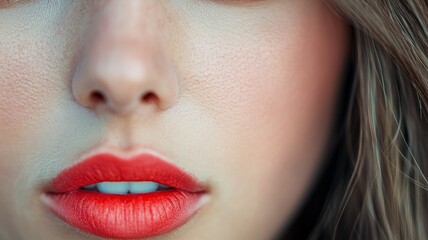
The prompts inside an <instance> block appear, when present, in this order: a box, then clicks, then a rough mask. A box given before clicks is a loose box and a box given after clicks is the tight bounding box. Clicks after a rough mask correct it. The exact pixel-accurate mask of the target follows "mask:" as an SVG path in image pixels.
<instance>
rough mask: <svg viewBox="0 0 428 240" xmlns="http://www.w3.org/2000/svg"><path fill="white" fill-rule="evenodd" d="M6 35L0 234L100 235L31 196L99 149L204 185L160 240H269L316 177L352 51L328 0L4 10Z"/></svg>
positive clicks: (96, 0)
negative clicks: (155, 162)
mask: <svg viewBox="0 0 428 240" xmlns="http://www.w3.org/2000/svg"><path fill="white" fill-rule="evenodd" d="M0 36H1V37H0V62H1V63H2V64H0V136H1V137H0V206H1V207H0V238H1V239H93V237H92V238H91V236H90V235H88V234H87V233H84V232H81V231H78V230H76V229H74V228H72V227H70V226H69V225H67V224H65V223H63V222H62V221H61V220H59V219H58V218H57V217H56V216H55V215H53V214H52V213H51V212H50V211H49V210H48V209H47V208H46V206H44V205H43V203H42V202H41V201H40V195H41V194H42V193H43V192H44V188H45V187H46V184H47V183H48V182H49V181H50V180H51V179H53V178H54V177H55V176H56V175H57V174H58V173H59V172H61V171H62V170H63V169H65V168H67V167H69V166H71V165H73V164H75V163H76V161H77V157H78V156H79V155H80V154H82V153H84V152H87V151H90V150H91V149H93V148H95V147H97V148H103V149H105V151H109V150H120V151H124V152H126V151H129V150H133V149H151V150H154V151H157V152H160V153H162V154H163V155H166V156H167V157H168V158H169V159H170V160H171V162H172V163H173V164H175V165H177V166H179V167H180V168H182V169H184V170H186V171H187V172H189V173H190V174H192V175H193V176H195V177H196V178H197V179H199V180H200V181H202V182H204V183H206V184H207V185H209V187H210V193H209V197H210V198H209V201H208V202H207V203H206V204H205V206H203V207H202V208H201V210H200V211H199V212H198V213H197V214H196V215H195V216H194V217H193V218H192V219H191V220H190V221H189V222H188V223H186V224H185V225H183V226H182V227H180V228H178V229H176V230H174V231H172V232H170V233H168V234H165V235H162V236H159V239H269V238H271V237H272V236H274V235H275V234H276V233H277V232H278V231H279V230H280V229H281V228H282V227H284V226H286V225H287V223H289V222H290V221H291V220H292V217H293V216H294V214H295V212H296V211H297V210H298V207H299V206H300V204H301V202H302V201H303V199H304V196H305V194H306V192H307V190H308V189H309V188H310V186H311V184H312V183H313V181H314V180H315V179H316V176H317V172H318V169H319V168H320V165H321V160H322V156H323V152H324V150H325V148H326V146H327V144H328V137H329V134H330V131H331V129H332V126H331V125H332V122H333V120H334V113H335V106H336V102H337V100H338V98H337V96H338V92H339V90H340V85H341V76H342V71H343V68H344V63H345V60H346V58H347V56H348V43H349V29H348V26H347V25H346V24H345V23H344V22H343V21H342V20H341V19H340V18H339V17H338V16H337V15H336V14H334V13H333V12H332V10H331V9H330V8H329V7H328V6H327V3H326V2H324V1H322V0H301V1H294V0H286V1H285V0H264V1H263V0H260V1H235V0H233V1H228V0H224V1H218V0H162V1H159V0H144V1H140V0H127V1H108V0H105V1H101V0H92V1H65V0H34V1H33V0H22V1H12V3H7V1H1V0H0ZM94 93H95V94H94ZM99 93H101V94H99ZM147 93H149V94H147ZM141 96H143V97H144V96H146V98H141Z"/></svg>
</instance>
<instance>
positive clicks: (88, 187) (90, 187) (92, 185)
mask: <svg viewBox="0 0 428 240" xmlns="http://www.w3.org/2000/svg"><path fill="white" fill-rule="evenodd" d="M96 186H97V184H91V185H87V186H84V187H83V189H86V190H93V189H95V187H96Z"/></svg>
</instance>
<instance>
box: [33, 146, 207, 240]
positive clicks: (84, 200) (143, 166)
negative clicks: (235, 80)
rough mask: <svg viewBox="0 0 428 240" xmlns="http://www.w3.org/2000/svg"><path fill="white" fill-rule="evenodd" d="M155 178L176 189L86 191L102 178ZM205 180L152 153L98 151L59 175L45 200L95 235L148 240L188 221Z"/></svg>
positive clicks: (196, 207)
mask: <svg viewBox="0 0 428 240" xmlns="http://www.w3.org/2000/svg"><path fill="white" fill-rule="evenodd" d="M120 181H124V182H134V181H136V182H138V181H151V182H157V183H160V184H163V185H167V186H169V187H171V188H170V189H167V190H161V191H155V192H150V193H142V194H124V195H120V194H104V193H100V192H96V191H88V190H85V189H82V188H83V187H84V186H87V185H91V184H95V183H100V182H120ZM206 193H207V188H206V186H205V185H204V184H202V183H200V182H199V181H197V180H196V178H194V177H192V176H191V175H190V174H188V173H186V172H185V171H183V170H181V169H180V168H178V167H177V166H175V165H173V164H171V163H169V162H167V161H166V160H163V159H162V158H161V157H158V156H156V155H153V154H150V153H143V154H138V155H135V156H132V157H129V158H123V157H120V156H118V155H114V154H111V153H99V154H96V155H92V156H90V157H87V158H85V159H84V160H83V161H81V162H79V163H77V164H75V165H74V166H71V167H69V168H67V169H65V170H64V171H62V172H61V173H59V174H58V176H56V177H55V178H54V179H53V180H52V181H51V183H50V184H49V187H48V191H47V192H46V194H44V195H42V201H43V202H44V203H45V204H46V205H47V206H48V207H49V208H50V209H51V210H52V211H53V212H54V213H55V214H56V215H57V216H58V217H60V218H61V219H63V220H64V221H65V222H67V223H69V224H70V225H72V226H74V227H76V228H78V229H80V230H83V231H85V232H88V233H91V234H93V235H96V236H101V237H106V238H117V239H135V238H147V237H153V236H157V235H161V234H165V233H168V232H170V231H172V230H174V229H176V228H178V227H180V226H181V225H183V224H184V223H186V222H187V221H188V220H189V219H190V218H192V216H193V215H195V214H196V212H197V211H198V210H199V209H200V208H201V207H202V205H201V204H202V202H201V199H203V197H204V196H206V195H207V194H206Z"/></svg>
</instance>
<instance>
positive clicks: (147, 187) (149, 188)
mask: <svg viewBox="0 0 428 240" xmlns="http://www.w3.org/2000/svg"><path fill="white" fill-rule="evenodd" d="M129 185H130V187H129V191H130V192H131V193H149V192H154V191H156V189H158V186H159V184H157V183H155V182H131V183H130V184H129Z"/></svg>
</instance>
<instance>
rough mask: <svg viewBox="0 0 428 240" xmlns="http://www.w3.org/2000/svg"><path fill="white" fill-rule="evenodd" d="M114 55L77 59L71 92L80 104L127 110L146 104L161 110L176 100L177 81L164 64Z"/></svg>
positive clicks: (97, 107)
mask: <svg viewBox="0 0 428 240" xmlns="http://www.w3.org/2000/svg"><path fill="white" fill-rule="evenodd" d="M114 55H115V56H105V55H104V57H103V58H98V59H97V60H96V61H92V62H91V61H89V63H88V62H87V61H85V60H82V61H81V62H80V64H79V65H78V67H77V70H76V73H75V77H74V78H73V81H72V90H73V95H74V97H75V99H76V101H77V102H78V103H79V104H80V105H82V106H84V107H87V108H90V109H93V110H102V109H103V110H109V111H110V112H113V113H117V114H127V113H129V112H133V111H136V110H137V109H141V108H149V107H152V108H157V109H160V110H164V109H167V108H169V107H170V106H171V105H172V104H173V103H174V102H175V100H176V98H177V95H178V88H177V82H176V79H175V74H173V71H172V69H171V68H168V67H165V66H166V64H161V63H160V64H152V63H151V62H147V61H146V62H143V61H141V60H139V59H137V58H133V57H130V56H119V55H118V54H114ZM122 55H123V54H122ZM159 66H162V67H159Z"/></svg>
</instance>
